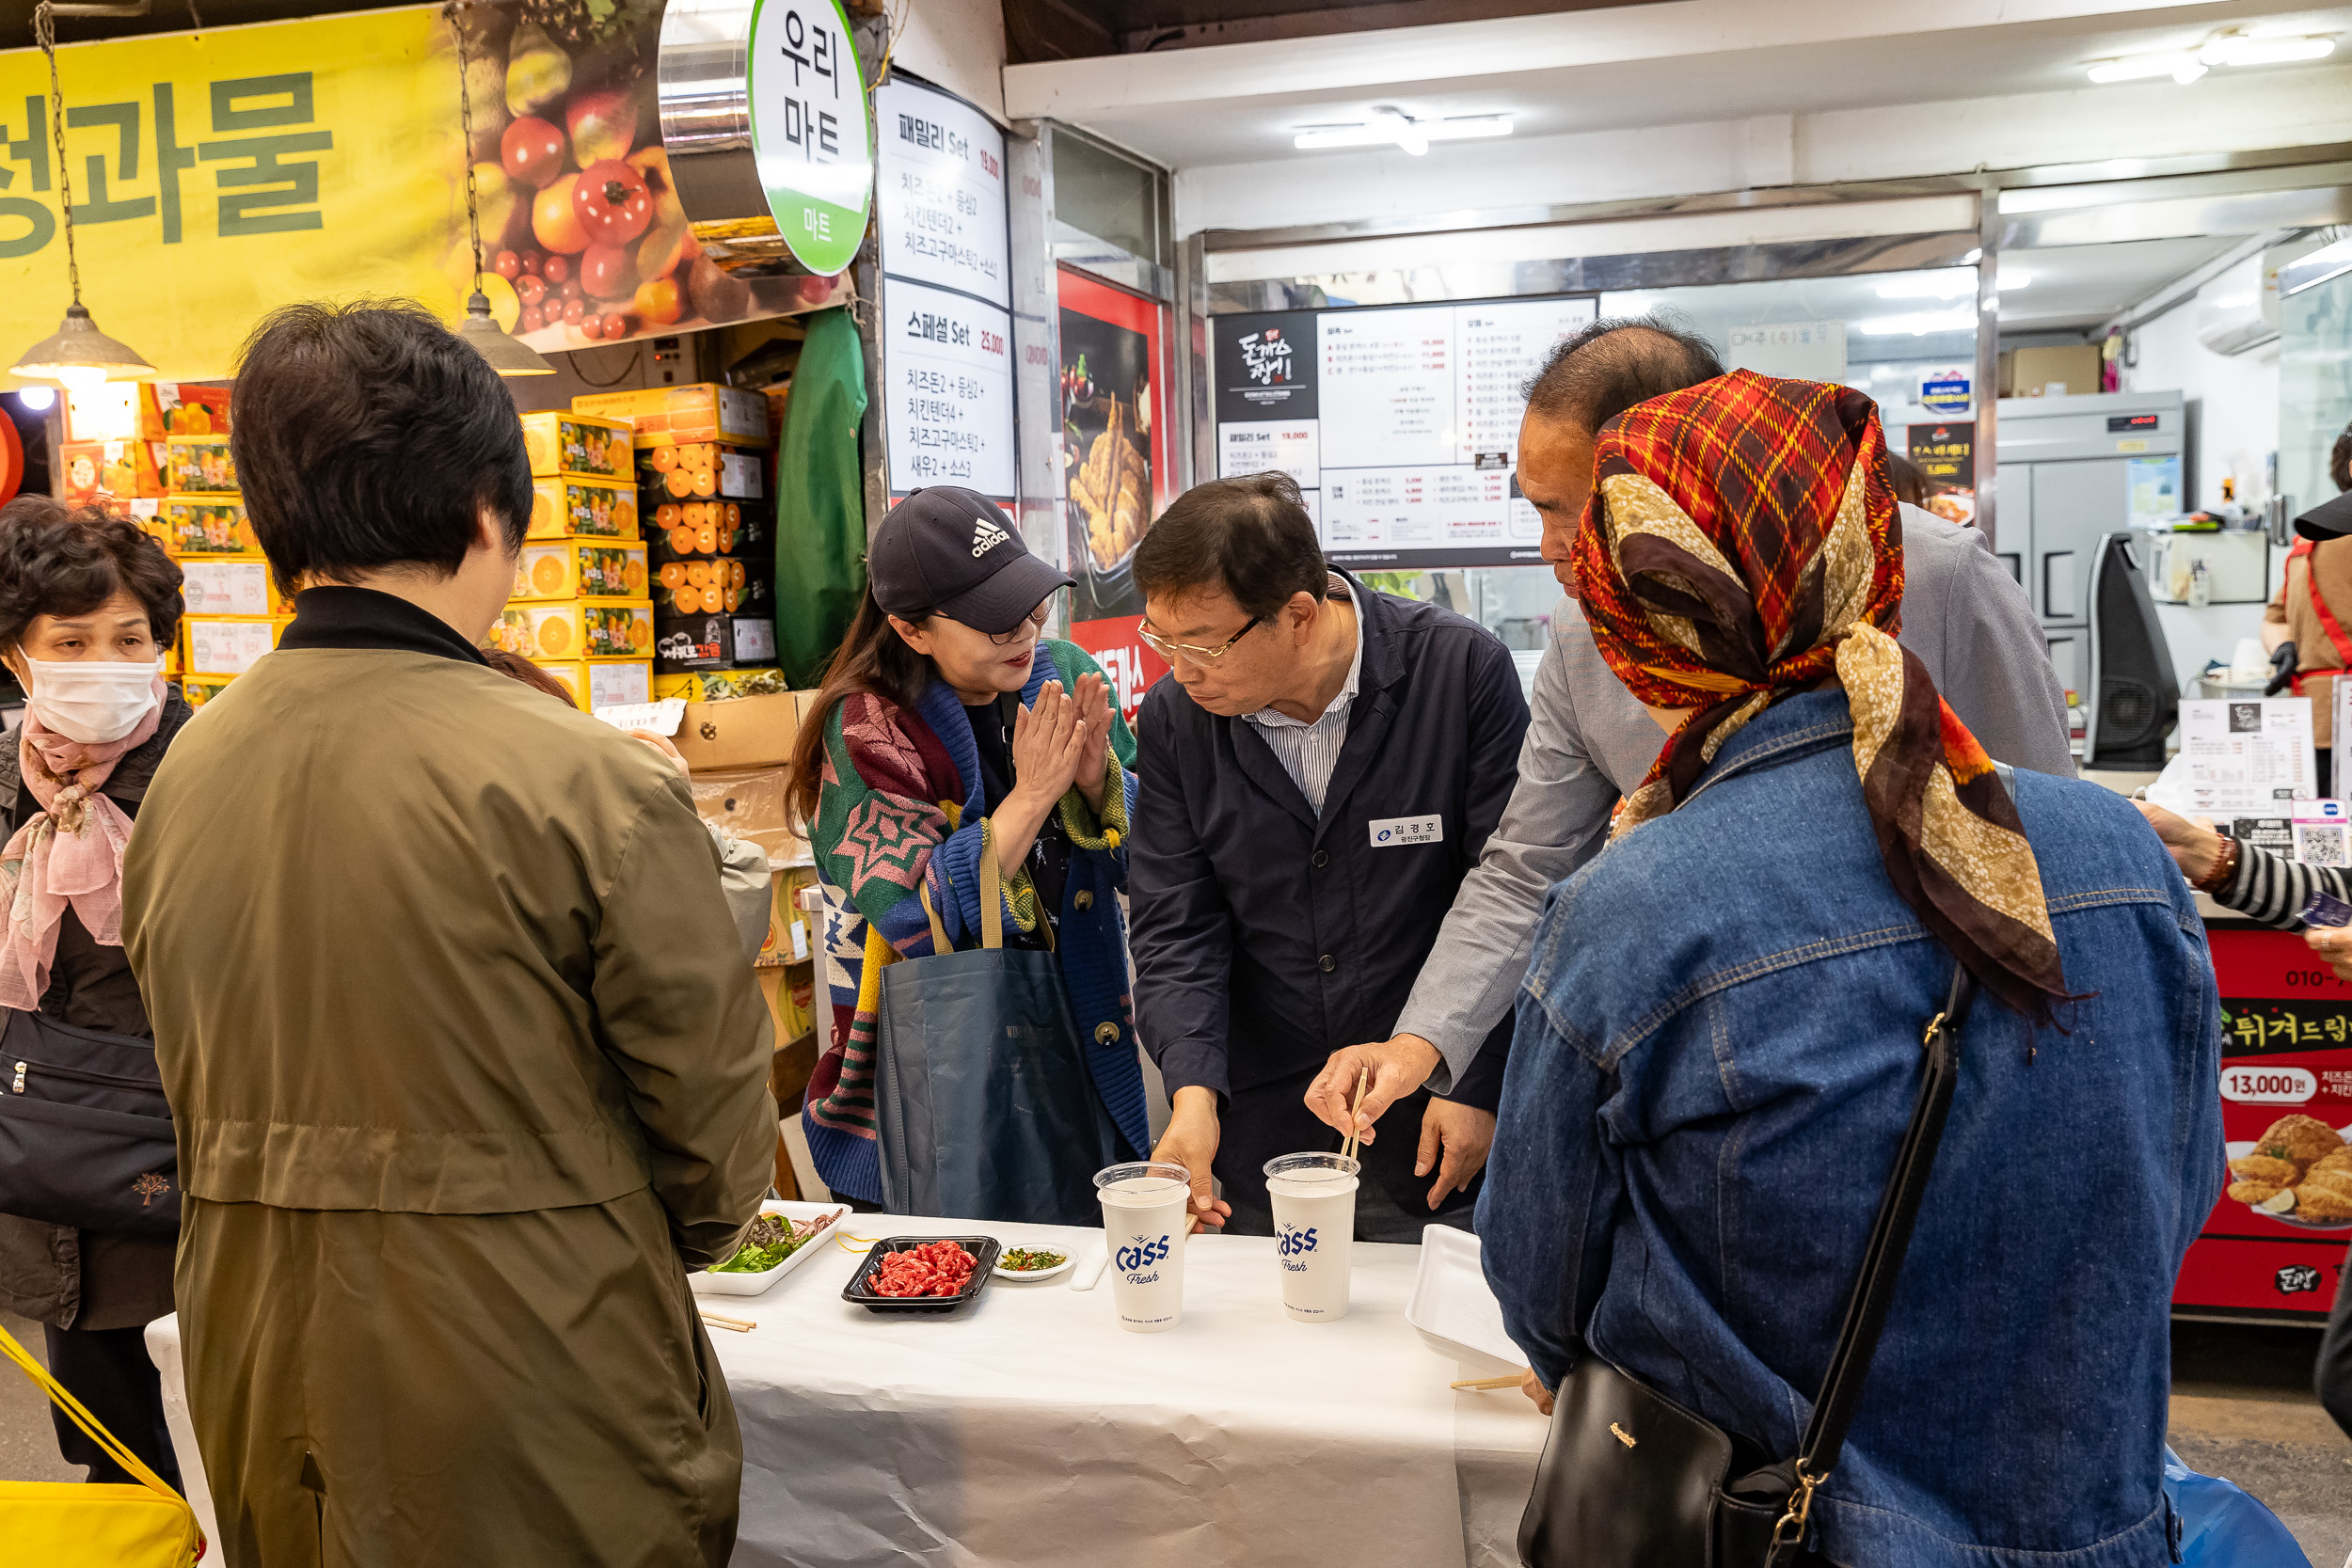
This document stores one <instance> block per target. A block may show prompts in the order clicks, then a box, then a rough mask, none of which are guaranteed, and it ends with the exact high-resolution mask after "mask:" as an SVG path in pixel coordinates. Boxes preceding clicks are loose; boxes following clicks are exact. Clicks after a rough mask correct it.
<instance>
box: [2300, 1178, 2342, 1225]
mask: <svg viewBox="0 0 2352 1568" xmlns="http://www.w3.org/2000/svg"><path fill="white" fill-rule="evenodd" d="M2295 1217H2296V1218H2297V1219H2302V1220H2316V1221H2318V1222H2320V1223H2321V1224H2332V1223H2336V1222H2340V1221H2343V1220H2352V1187H2323V1186H2321V1185H2319V1184H2318V1183H2316V1182H2312V1181H2305V1182H2304V1183H2303V1184H2302V1185H2301V1186H2299V1187H2297V1188H2296V1189H2295Z"/></svg>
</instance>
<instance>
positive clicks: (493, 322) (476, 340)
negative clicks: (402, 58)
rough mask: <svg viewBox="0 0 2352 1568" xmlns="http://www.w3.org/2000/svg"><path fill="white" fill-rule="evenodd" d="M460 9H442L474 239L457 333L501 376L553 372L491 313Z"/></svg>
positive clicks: (453, 1) (454, 3) (453, 5)
mask: <svg viewBox="0 0 2352 1568" xmlns="http://www.w3.org/2000/svg"><path fill="white" fill-rule="evenodd" d="M459 9H460V6H459V0H450V3H449V4H448V5H447V6H444V7H443V8H441V15H442V17H443V18H444V19H446V20H447V21H448V23H449V31H450V37H452V38H453V39H454V40H457V112H458V116H459V118H460V120H461V122H462V123H463V126H464V134H465V140H464V141H463V142H462V143H461V144H460V145H459V148H458V155H459V156H460V157H462V158H464V159H465V160H466V230H467V232H468V233H469V234H470V235H471V236H472V239H473V284H474V289H473V293H472V295H471V296H470V297H469V298H468V299H467V301H466V319H465V320H464V321H462V322H460V323H459V324H458V325H457V335H458V336H459V337H460V338H463V339H465V340H466V341H467V342H469V343H471V344H472V345H473V349H474V352H475V353H476V354H479V355H481V356H482V357H483V358H485V359H486V360H488V361H489V362H490V368H491V369H492V370H494V371H496V372H499V374H501V375H553V374H554V373H555V367H554V366H553V365H550V364H548V362H547V361H546V360H545V359H543V358H541V357H540V356H539V353H538V351H537V350H536V349H533V348H532V346H531V345H530V344H529V343H526V342H524V341H521V340H520V339H518V338H515V337H510V336H509V335H508V334H507V333H506V331H505V330H504V329H503V328H501V326H500V325H499V324H498V321H497V319H496V318H495V317H493V316H492V315H491V314H490V296H489V295H487V294H485V293H483V292H482V212H481V208H480V205H479V204H478V202H477V201H476V199H475V197H474V188H473V91H472V88H471V87H470V86H469V84H468V83H467V81H466V30H465V29H464V28H463V27H460V26H459V25H458V24H457V13H458V10H459Z"/></svg>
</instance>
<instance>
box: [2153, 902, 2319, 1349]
mask: <svg viewBox="0 0 2352 1568" xmlns="http://www.w3.org/2000/svg"><path fill="white" fill-rule="evenodd" d="M2210 938H2211V941H2212V943H2213V963H2214V974H2215V976H2216V978H2217V980H2218V981H2219V985H2220V991H2221V1023H2222V1031H2223V1038H2222V1047H2221V1051H2222V1059H2221V1121H2222V1136H2223V1138H2224V1139H2225V1140H2227V1143H2228V1148H2229V1158H2230V1160H2231V1161H2232V1163H2233V1169H2232V1171H2231V1173H2230V1176H2229V1183H2230V1184H2229V1186H2228V1187H2227V1189H2226V1190H2225V1191H2224V1192H2223V1194H2222V1196H2221V1200H2220V1201H2219V1202H2218V1203H2217V1204H2216V1205H2215V1206H2214V1212H2213V1214H2212V1216H2211V1217H2210V1218H2208V1219H2207V1220H2206V1222H2205V1227H2204V1230H2203V1232H2202V1233H2201V1235H2200V1236H2199V1237H2198V1239H2197V1241H2196V1243H2195V1244H2193V1245H2192V1246H2191V1247H2190V1248H2189V1252H2188V1259H2187V1261H2186V1262H2185V1263H2184V1264H2183V1265H2182V1268H2181V1277H2180V1282H2179V1284H2178V1286H2177V1287H2176V1288H2175V1290H2174V1291H2173V1297H2172V1306H2173V1308H2174V1310H2176V1311H2180V1312H2185V1313H2190V1314H2194V1315H2197V1316H2201V1317H2245V1318H2271V1319H2287V1320H2297V1321H2310V1322H2314V1323H2315V1322H2320V1321H2322V1320H2324V1319H2325V1318H2326V1316H2327V1314H2328V1307H2329V1306H2330V1305H2331V1304H2332V1303H2333V1302H2334V1301H2335V1299H2336V1285H2337V1281H2338V1280H2339V1279H2340V1278H2341V1277H2342V1275H2343V1272H2344V1261H2345V1249H2346V1248H2347V1246H2352V1202H2347V1201H2345V1200H2344V1197H2343V1196H2341V1194H2340V1193H2339V1192H2338V1191H2337V1189H2338V1187H2339V1186H2340V1185H2341V1186H2352V1183H2339V1182H2338V1181H2337V1180H2334V1179H2332V1178H2331V1177H2330V1176H2328V1171H2330V1170H2332V1169H2335V1168H2338V1167H2342V1168H2344V1169H2347V1170H2352V1154H2345V1153H2339V1152H2337V1151H2339V1150H2342V1149H2344V1148H2345V1144H2344V1140H2345V1139H2346V1138H2347V1137H2352V985H2347V984H2345V983H2344V981H2342V980H2339V979H2337V978H2336V977H2335V975H2334V974H2333V972H2331V971H2330V970H2329V969H2328V966H2327V965H2325V964H2323V963H2320V962H2318V961H2317V960H2316V959H2314V958H2312V952H2311V949H2310V948H2308V947H2306V946H2305V945H2304V944H2303V939H2302V937H2301V936H2300V935H2299V934H2296V933H2294V932H2288V931H2271V930H2259V929H2245V928H2231V927H2216V928H2215V929H2213V930H2212V932H2211V933H2210ZM2331 1157H2332V1158H2331ZM2323 1162H2327V1163H2326V1164H2323Z"/></svg>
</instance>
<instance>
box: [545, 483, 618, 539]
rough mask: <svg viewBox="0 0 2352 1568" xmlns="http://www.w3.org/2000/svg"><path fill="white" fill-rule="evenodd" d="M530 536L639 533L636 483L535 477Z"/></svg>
mask: <svg viewBox="0 0 2352 1568" xmlns="http://www.w3.org/2000/svg"><path fill="white" fill-rule="evenodd" d="M531 488H532V498H531V526H530V528H529V529H528V530H526V531H525V537H526V538H531V539H566V538H571V539H623V540H633V539H635V538H636V537H637V487H636V486H635V485H633V484H615V483H611V482H609V481H606V480H601V479H537V480H533V481H532V484H531Z"/></svg>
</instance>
